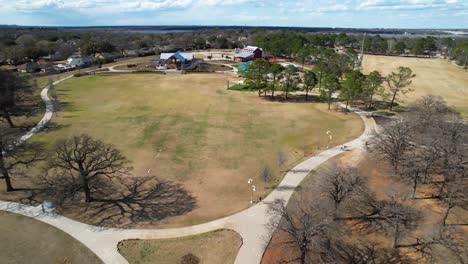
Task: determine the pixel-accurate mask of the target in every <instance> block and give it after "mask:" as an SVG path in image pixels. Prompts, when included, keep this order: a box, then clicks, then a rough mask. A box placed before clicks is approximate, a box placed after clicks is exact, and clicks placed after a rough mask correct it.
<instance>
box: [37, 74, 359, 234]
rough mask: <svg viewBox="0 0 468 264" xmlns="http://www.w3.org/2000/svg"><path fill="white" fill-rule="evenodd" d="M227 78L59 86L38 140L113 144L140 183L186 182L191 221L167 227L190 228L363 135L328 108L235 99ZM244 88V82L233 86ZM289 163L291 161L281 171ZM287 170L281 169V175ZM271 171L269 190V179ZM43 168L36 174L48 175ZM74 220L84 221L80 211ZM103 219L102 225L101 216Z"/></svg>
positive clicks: (132, 77) (241, 95) (76, 81)
mask: <svg viewBox="0 0 468 264" xmlns="http://www.w3.org/2000/svg"><path fill="white" fill-rule="evenodd" d="M228 78H230V77H227V76H225V75H221V74H189V75H177V76H165V75H156V74H126V75H112V76H111V75H95V76H85V77H79V78H73V79H71V80H67V81H65V82H63V83H61V84H59V85H57V90H58V96H59V99H60V101H61V104H62V107H61V111H60V112H59V113H58V116H54V118H53V120H52V121H53V123H52V124H51V125H50V128H49V129H45V130H44V131H42V132H40V133H39V134H37V135H36V136H35V137H34V138H33V140H36V141H41V142H48V143H49V145H52V143H53V142H55V141H56V140H57V139H60V138H64V137H68V136H71V135H75V134H79V133H87V134H90V135H91V136H93V137H95V138H98V139H101V140H103V141H105V142H108V143H113V144H114V145H115V146H116V147H117V148H119V149H120V150H121V151H122V152H123V154H124V155H125V156H126V157H127V158H128V159H129V160H130V161H131V165H132V166H133V167H134V174H135V175H136V176H146V175H148V174H151V175H156V176H158V177H160V178H162V179H165V180H169V181H174V182H176V183H181V184H183V186H185V188H186V189H187V190H188V191H189V192H191V193H192V195H193V196H194V197H195V198H196V202H197V206H196V208H195V209H194V210H193V211H191V212H190V213H188V214H186V215H183V216H177V217H171V218H167V219H166V220H163V221H161V222H160V223H159V226H184V225H192V224H197V223H202V222H206V221H209V220H213V219H217V218H220V217H223V216H227V215H231V214H233V213H236V212H238V211H240V210H242V209H245V208H247V207H248V206H249V205H250V203H249V201H250V196H251V191H250V187H249V185H248V184H247V180H248V179H249V178H253V179H254V181H255V185H256V186H257V192H256V193H255V197H254V198H255V200H258V198H259V197H265V196H266V195H267V194H268V193H269V192H270V191H271V190H272V188H273V187H274V186H275V185H276V184H277V183H278V182H279V181H280V180H281V179H282V177H283V175H284V171H285V170H286V169H288V168H290V167H292V166H293V165H295V164H297V163H298V162H299V161H301V160H303V159H304V158H305V157H307V156H310V155H312V154H314V153H317V152H319V151H320V150H323V149H324V148H325V146H326V144H328V136H327V135H326V133H325V132H326V131H327V130H331V131H332V134H333V141H332V142H331V144H332V145H338V144H340V143H343V142H347V141H349V140H351V139H354V138H356V137H357V136H358V135H360V134H361V133H362V130H363V124H362V120H361V119H360V118H359V117H358V116H356V115H354V114H348V115H345V114H343V113H342V112H335V111H328V110H326V108H327V107H326V105H325V104H321V103H304V102H271V101H269V100H266V99H264V98H259V97H258V96H257V94H256V93H245V92H237V91H227V90H226V81H227V80H228ZM230 80H231V81H235V78H230ZM278 160H281V161H282V162H278ZM279 163H282V164H280V165H281V166H279ZM263 171H267V172H268V173H267V177H266V178H267V181H266V182H265V181H263V180H262V177H261V174H262V173H261V172H263ZM41 173H43V171H41V170H39V169H36V170H32V171H30V172H29V175H34V174H37V175H40V174H41ZM62 213H64V214H65V215H68V216H71V217H73V218H77V219H80V220H83V221H87V222H91V223H96V222H94V221H92V220H87V218H86V215H84V214H83V213H80V212H79V211H78V210H74V209H73V208H68V209H64V211H62ZM98 217H102V216H101V215H99V216H98Z"/></svg>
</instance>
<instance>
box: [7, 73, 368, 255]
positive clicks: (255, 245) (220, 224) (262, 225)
mask: <svg viewBox="0 0 468 264" xmlns="http://www.w3.org/2000/svg"><path fill="white" fill-rule="evenodd" d="M66 79H67V78H66ZM63 80H65V79H62V80H60V81H63ZM60 81H58V82H60ZM58 82H56V83H58ZM48 88H49V87H46V88H44V90H43V91H42V93H41V96H42V99H43V100H44V102H45V103H46V105H47V108H46V109H47V110H46V113H45V115H44V118H43V120H42V121H41V122H40V123H39V124H38V125H37V126H36V127H35V128H33V129H32V130H31V131H30V132H28V134H26V135H25V136H24V137H22V140H23V141H24V140H26V139H28V138H30V137H31V136H32V135H34V134H35V133H36V132H37V131H39V130H40V129H41V128H42V127H44V125H45V124H46V123H47V122H48V121H49V120H50V119H51V117H52V113H53V106H52V102H51V101H50V99H49V98H48V96H47V91H48ZM355 112H356V113H357V114H358V115H359V116H360V117H361V118H362V119H363V121H364V124H365V131H364V133H363V134H362V135H361V136H360V137H359V138H357V139H355V140H353V141H351V142H348V143H346V144H345V145H346V146H348V149H349V150H352V149H360V148H363V146H364V144H365V142H366V141H367V140H368V138H369V136H370V133H371V131H372V130H373V129H375V128H376V124H375V122H374V120H373V119H372V118H366V116H365V115H366V113H365V112H360V111H355ZM342 152H343V151H342V150H341V149H340V147H339V146H337V147H335V148H332V149H328V150H326V151H323V152H321V153H319V154H318V155H315V156H313V157H310V158H309V159H307V160H305V161H303V162H301V163H300V164H299V165H297V166H296V167H294V168H293V169H292V170H290V171H289V172H288V173H287V174H286V175H285V177H284V179H283V181H282V182H281V183H280V184H279V185H278V187H277V188H276V189H275V190H274V191H273V192H271V193H270V194H269V195H268V196H267V197H266V198H265V199H264V200H263V201H262V202H260V203H258V204H256V205H254V206H252V207H250V208H248V209H246V210H244V211H242V212H239V213H237V214H234V215H232V216H228V217H225V218H222V219H218V220H215V221H211V222H208V223H204V224H200V225H195V226H189V227H183V228H170V229H155V230H147V229H143V230H141V229H116V228H102V227H97V226H91V225H87V224H84V223H80V222H77V221H74V220H72V219H69V218H66V217H64V216H61V215H57V214H54V213H43V212H42V210H41V208H40V206H38V207H32V206H28V205H23V204H18V203H14V202H4V201H0V210H4V211H9V212H13V213H18V214H22V215H25V216H28V217H32V218H35V219H37V220H39V221H42V222H45V223H47V224H50V225H52V226H54V227H56V228H58V229H60V230H62V231H64V232H66V233H68V234H70V235H71V236H73V237H74V238H76V239H77V240H79V241H80V242H82V243H83V244H84V245H86V246H87V247H89V248H90V249H91V250H92V251H93V252H94V253H95V254H96V255H97V256H98V257H99V258H101V259H102V260H103V261H104V262H105V263H111V264H120V263H128V262H127V261H126V260H125V259H124V258H123V257H122V256H121V255H120V254H119V253H118V251H117V244H118V242H119V241H122V240H125V239H160V238H173V237H183V236H188V235H196V234H201V233H205V232H209V231H213V230H217V229H221V228H226V229H232V230H234V231H236V232H238V233H239V234H240V235H241V236H242V239H243V245H242V247H241V248H240V251H239V253H238V255H237V258H236V261H235V263H236V264H258V263H260V261H261V259H262V256H263V252H264V251H265V248H266V246H267V241H269V239H270V238H271V235H272V232H273V231H272V230H271V229H269V228H268V227H267V226H266V224H267V223H269V222H270V220H271V217H272V216H271V215H270V214H269V213H268V204H270V203H273V202H274V201H275V200H277V199H281V200H284V201H285V202H288V201H289V199H290V198H291V196H292V194H293V193H294V189H295V188H296V187H297V186H298V185H299V184H300V183H301V181H302V180H303V179H304V178H305V177H306V176H307V175H308V174H309V173H310V172H311V171H312V170H314V169H316V168H317V167H318V166H320V165H321V164H323V163H324V162H326V161H327V160H329V159H331V158H333V157H335V156H337V155H338V154H340V153H342Z"/></svg>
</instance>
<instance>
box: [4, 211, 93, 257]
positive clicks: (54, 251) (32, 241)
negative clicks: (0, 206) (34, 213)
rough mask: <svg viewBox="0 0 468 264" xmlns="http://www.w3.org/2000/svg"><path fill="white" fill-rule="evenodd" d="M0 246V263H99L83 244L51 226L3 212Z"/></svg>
mask: <svg viewBox="0 0 468 264" xmlns="http://www.w3.org/2000/svg"><path fill="white" fill-rule="evenodd" d="M0 246H1V248H2V250H0V263H11V264H16V263H18V264H19V263H30V264H35V263H37V264H42V263H50V264H81V263H87V264H97V263H102V262H101V260H100V259H99V258H98V257H97V256H96V255H94V253H93V252H92V251H91V250H89V249H88V248H87V247H86V246H84V245H82V244H81V243H80V242H79V241H78V240H75V239H74V238H72V237H71V236H69V235H68V234H66V233H64V232H62V231H60V230H58V229H56V228H55V227H52V226H49V225H47V224H45V223H42V222H39V221H37V220H34V219H31V218H28V217H25V216H21V215H18V214H12V213H7V212H3V211H0Z"/></svg>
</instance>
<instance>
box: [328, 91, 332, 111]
mask: <svg viewBox="0 0 468 264" xmlns="http://www.w3.org/2000/svg"><path fill="white" fill-rule="evenodd" d="M331 97H332V94H331V93H329V94H328V110H330V109H331V107H330V106H331Z"/></svg>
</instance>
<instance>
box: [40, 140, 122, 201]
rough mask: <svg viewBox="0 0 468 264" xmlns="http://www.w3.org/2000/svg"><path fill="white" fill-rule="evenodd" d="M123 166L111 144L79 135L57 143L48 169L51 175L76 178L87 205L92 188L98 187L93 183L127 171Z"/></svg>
mask: <svg viewBox="0 0 468 264" xmlns="http://www.w3.org/2000/svg"><path fill="white" fill-rule="evenodd" d="M126 163H127V159H126V158H125V157H124V156H123V155H122V154H121V153H120V151H119V150H117V149H115V148H114V147H113V146H112V145H110V144H105V143H103V142H102V141H100V140H95V139H93V138H91V137H90V136H88V135H85V134H83V135H80V136H73V137H71V138H68V139H64V140H59V141H57V143H56V145H55V155H54V157H53V158H52V159H51V160H50V162H49V169H50V171H51V172H52V173H53V174H55V175H67V176H69V177H71V178H73V179H75V178H77V179H78V180H79V182H80V185H81V189H82V190H83V192H84V194H85V201H86V202H87V203H89V202H92V201H93V197H92V194H91V191H92V187H93V188H99V187H102V186H94V183H95V182H96V181H97V180H99V178H101V177H107V178H112V177H114V176H116V175H118V174H122V173H125V172H128V168H126V167H125V164H126Z"/></svg>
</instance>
